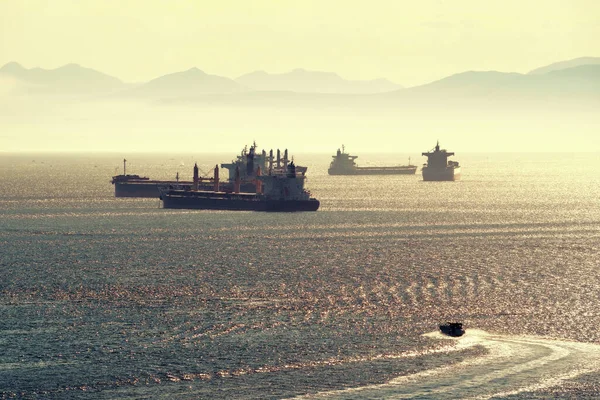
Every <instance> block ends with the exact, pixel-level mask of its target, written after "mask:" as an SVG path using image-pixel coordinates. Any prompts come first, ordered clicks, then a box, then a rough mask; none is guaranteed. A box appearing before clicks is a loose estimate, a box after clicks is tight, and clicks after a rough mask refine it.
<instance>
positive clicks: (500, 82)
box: [0, 57, 600, 107]
mask: <svg viewBox="0 0 600 400" xmlns="http://www.w3.org/2000/svg"><path fill="white" fill-rule="evenodd" d="M0 78H9V79H12V80H14V81H15V82H16V83H17V84H16V86H15V87H14V88H13V93H17V94H52V95H65V94H66V95H74V94H80V95H94V96H97V95H101V96H103V95H110V98H113V99H114V98H120V99H143V100H162V101H165V100H166V101H186V102H190V101H191V102H200V103H202V102H210V103H213V104H214V103H217V104H219V103H221V104H235V105H261V103H264V104H265V105H278V104H279V105H283V106H285V105H286V102H287V103H288V105H292V106H296V105H312V106H317V107H318V106H319V105H322V104H327V103H333V104H341V105H343V104H353V103H356V102H358V103H364V102H366V101H369V102H374V103H378V102H380V101H382V102H384V101H389V100H390V99H408V100H414V101H418V100H419V99H422V100H425V101H440V100H453V99H460V98H473V99H481V98H491V97H494V98H498V97H504V96H507V97H512V98H515V95H516V96H517V97H518V96H526V97H532V96H533V97H539V96H542V97H544V96H545V97H548V96H550V97H557V96H558V97H560V96H571V97H572V96H575V97H576V96H583V97H585V98H590V96H591V97H592V98H594V99H599V98H600V57H582V58H577V59H574V60H569V61H562V62H558V63H553V64H550V65H547V66H544V67H540V68H537V69H534V70H533V71H531V72H529V73H528V74H519V73H504V72H497V71H468V72H463V73H459V74H455V75H452V76H449V77H446V78H444V79H440V80H438V81H435V82H431V83H428V84H425V85H420V86H416V87H411V88H406V89H405V88H402V86H400V85H398V84H395V83H393V82H390V81H388V80H386V79H376V80H370V81H352V80H346V79H343V78H341V77H340V76H339V75H337V74H335V73H331V72H320V71H307V70H304V69H295V70H293V71H291V72H288V73H283V74H269V73H267V72H263V71H257V72H252V73H249V74H246V75H242V76H240V77H239V78H237V79H230V78H226V77H222V76H218V75H210V74H207V73H205V72H203V71H201V70H199V69H197V68H191V69H189V70H187V71H182V72H176V73H172V74H167V75H164V76H161V77H158V78H156V79H153V80H151V81H149V82H145V83H141V84H137V85H132V84H127V83H124V82H123V81H121V80H120V79H118V78H115V77H112V76H110V75H106V74H104V73H101V72H98V71H95V70H93V69H89V68H84V67H81V66H79V65H77V64H68V65H65V66H63V67H60V68H56V69H50V70H46V69H42V68H31V69H27V68H24V67H23V66H21V65H20V64H18V63H15V62H11V63H8V64H6V65H5V66H3V67H2V68H0ZM365 94H369V95H371V96H369V97H368V98H365V97H364V95H365ZM373 96H376V97H373Z"/></svg>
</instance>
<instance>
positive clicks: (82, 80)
mask: <svg viewBox="0 0 600 400" xmlns="http://www.w3.org/2000/svg"><path fill="white" fill-rule="evenodd" d="M0 77H8V78H12V79H13V80H15V81H17V82H18V83H19V84H20V85H19V91H20V92H27V93H50V94H59V95H61V94H70V93H87V94H91V93H98V92H108V91H113V90H118V89H122V88H123V87H125V84H124V83H123V82H122V81H121V80H119V79H118V78H115V77H113V76H110V75H107V74H104V73H102V72H98V71H96V70H93V69H90V68H85V67H82V66H80V65H78V64H67V65H64V66H62V67H59V68H56V69H43V68H31V69H27V68H25V67H23V66H22V65H20V64H19V63H16V62H10V63H8V64H6V65H4V66H3V67H2V68H0Z"/></svg>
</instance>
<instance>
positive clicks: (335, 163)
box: [327, 146, 417, 175]
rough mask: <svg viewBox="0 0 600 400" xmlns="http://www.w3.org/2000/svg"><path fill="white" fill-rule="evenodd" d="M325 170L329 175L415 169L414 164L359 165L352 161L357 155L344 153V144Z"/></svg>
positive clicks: (407, 172)
mask: <svg viewBox="0 0 600 400" xmlns="http://www.w3.org/2000/svg"><path fill="white" fill-rule="evenodd" d="M332 157H333V160H332V161H331V165H330V166H329V169H328V170H327V172H328V173H329V175H412V174H414V173H415V172H416V171H417V166H416V165H410V159H409V162H408V165H399V166H395V167H359V166H358V165H356V163H355V162H354V160H355V159H357V158H358V156H351V155H350V154H348V153H346V151H345V148H344V146H342V149H341V150H340V149H338V151H337V153H336V155H334V156H332Z"/></svg>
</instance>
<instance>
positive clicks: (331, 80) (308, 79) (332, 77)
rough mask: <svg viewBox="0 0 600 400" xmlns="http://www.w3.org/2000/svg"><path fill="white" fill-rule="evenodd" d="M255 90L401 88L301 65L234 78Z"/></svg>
mask: <svg viewBox="0 0 600 400" xmlns="http://www.w3.org/2000/svg"><path fill="white" fill-rule="evenodd" d="M236 81H237V82H239V83H241V84H242V85H244V86H247V87H249V88H251V89H253V90H256V91H290V92H296V93H348V94H351V93H354V94H359V93H381V92H389V91H392V90H398V89H401V88H402V86H400V85H397V84H395V83H393V82H390V81H388V80H387V79H374V80H365V81H353V80H346V79H343V78H342V77H340V76H339V75H338V74H336V73H333V72H322V71H308V70H305V69H302V68H297V69H294V70H293V71H290V72H286V73H282V74H270V73H267V72H264V71H255V72H251V73H249V74H245V75H242V76H240V77H239V78H237V79H236Z"/></svg>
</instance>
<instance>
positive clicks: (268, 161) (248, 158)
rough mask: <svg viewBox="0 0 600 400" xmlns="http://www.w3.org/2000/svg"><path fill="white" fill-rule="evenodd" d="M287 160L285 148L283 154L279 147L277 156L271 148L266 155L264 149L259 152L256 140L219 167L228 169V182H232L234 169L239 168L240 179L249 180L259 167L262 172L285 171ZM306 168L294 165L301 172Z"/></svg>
mask: <svg viewBox="0 0 600 400" xmlns="http://www.w3.org/2000/svg"><path fill="white" fill-rule="evenodd" d="M289 162H290V160H289V158H288V151H287V149H285V151H284V152H283V156H282V155H281V151H280V150H279V149H277V157H274V156H273V150H270V151H269V155H268V156H267V152H266V151H265V150H262V151H261V152H259V151H258V148H257V146H256V142H254V143H253V144H252V146H250V149H248V147H244V149H243V150H242V152H241V153H240V155H238V156H237V158H236V159H235V160H234V161H231V162H230V163H222V164H221V168H224V169H226V170H227V171H228V173H229V181H230V182H233V180H234V179H235V174H236V169H239V171H240V179H241V180H242V181H250V180H252V179H254V178H255V177H256V171H257V170H258V168H260V169H261V171H263V173H264V172H266V171H270V172H271V173H272V174H277V173H281V172H285V171H286V170H287V167H288V164H289ZM306 170H307V168H306V167H302V166H299V165H297V166H296V171H297V172H299V173H301V174H305V173H306Z"/></svg>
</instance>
